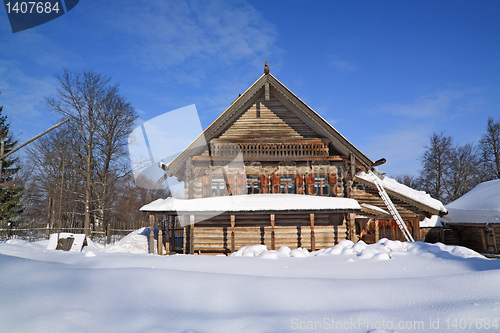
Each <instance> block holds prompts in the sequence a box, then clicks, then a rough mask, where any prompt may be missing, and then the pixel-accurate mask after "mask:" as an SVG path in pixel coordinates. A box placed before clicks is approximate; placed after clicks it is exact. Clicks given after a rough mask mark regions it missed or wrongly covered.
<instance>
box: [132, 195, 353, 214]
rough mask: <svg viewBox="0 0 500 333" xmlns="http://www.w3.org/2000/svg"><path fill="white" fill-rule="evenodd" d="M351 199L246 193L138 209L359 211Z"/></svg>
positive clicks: (161, 201) (162, 201)
mask: <svg viewBox="0 0 500 333" xmlns="http://www.w3.org/2000/svg"><path fill="white" fill-rule="evenodd" d="M360 209H361V206H360V205H359V204H358V202H357V201H356V200H354V199H349V198H337V197H320V196H313V195H302V194H250V195H231V196H221V197H209V198H198V199H176V198H172V197H169V198H166V199H158V200H156V201H153V202H151V203H149V204H147V205H145V206H142V207H141V209H140V210H141V211H146V212H180V213H182V212H189V213H203V212H242V211H248V212H258V211H301V210H307V211H312V210H326V211H332V210H339V211H346V210H360Z"/></svg>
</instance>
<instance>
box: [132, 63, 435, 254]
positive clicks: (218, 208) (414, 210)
mask: <svg viewBox="0 0 500 333" xmlns="http://www.w3.org/2000/svg"><path fill="white" fill-rule="evenodd" d="M373 164H374V162H373V161H372V160H371V159H370V158H368V157H367V156H366V155H364V154H363V153H362V152H361V151H360V150H359V149H357V148H356V147H355V146H354V145H353V144H352V143H351V142H349V141H348V140H347V139H346V138H345V137H344V136H342V135H341V134H340V133H339V132H338V131H337V130H336V129H335V128H333V127H332V126H331V125H330V124H329V123H328V122H326V121H325V120H324V119H323V118H322V117H321V116H319V115H318V114H317V113H316V112H315V111H314V110H312V109H311V108H310V107H309V106H308V105H307V104H306V103H304V102H303V101H302V100H301V99H300V98H298V97H297V96H296V95H295V94H293V93H292V92H291V91H290V90H289V89H288V88H287V87H285V86H284V85H283V84H282V83H281V82H280V81H278V80H277V79H276V78H275V77H274V76H273V75H272V74H270V73H269V67H268V66H267V62H266V66H265V70H264V74H263V75H262V76H261V77H260V78H259V79H258V80H257V81H256V82H255V83H254V84H252V85H251V86H250V88H248V89H247V90H246V91H245V92H244V93H243V94H241V95H240V96H239V97H238V98H237V99H236V100H235V101H234V102H233V103H232V104H231V105H230V106H229V107H228V108H227V109H226V111H224V112H223V113H222V114H221V115H220V116H219V117H218V118H217V119H216V120H215V121H214V122H213V123H212V124H211V125H210V126H209V127H208V128H207V129H206V130H205V131H204V132H203V133H202V134H201V135H200V136H199V137H198V138H197V139H196V140H195V141H194V142H193V143H192V144H191V145H190V146H189V147H187V148H186V149H185V150H184V151H183V152H182V153H180V154H179V155H178V156H177V157H176V158H175V159H174V160H173V161H171V162H170V163H169V164H168V165H165V164H160V166H161V167H162V168H163V169H164V170H165V171H166V173H167V174H168V175H169V176H175V177H177V179H178V180H179V181H182V182H184V184H185V185H184V189H185V191H184V192H185V193H184V199H175V198H166V199H159V200H157V201H155V202H152V203H150V204H148V205H146V206H144V207H142V208H141V210H142V211H144V212H147V213H149V214H150V219H151V224H155V225H160V227H161V228H162V229H166V230H167V231H168V232H169V233H170V237H169V239H170V240H171V241H172V239H174V238H175V237H173V230H174V227H173V226H174V225H175V224H176V225H177V226H180V227H181V228H182V231H183V236H184V237H183V244H182V252H184V253H226V254H227V253H231V252H233V251H235V250H237V249H238V248H240V247H242V246H247V245H253V244H265V245H267V247H268V248H269V249H278V248H279V247H280V246H283V245H286V246H289V247H291V248H297V247H304V248H308V249H310V250H315V249H319V248H325V247H330V246H333V245H335V244H336V243H338V242H339V241H341V240H344V239H350V240H353V241H357V240H360V239H364V240H366V241H367V242H375V241H377V240H378V239H379V238H382V237H387V238H391V239H402V235H401V233H400V231H399V229H398V227H397V226H396V224H395V223H394V221H393V219H392V217H391V216H390V214H389V213H388V212H387V211H386V210H385V206H384V204H383V202H382V201H381V200H380V198H379V197H378V194H377V192H376V190H375V186H374V185H373V184H372V183H371V182H370V181H368V180H366V179H364V178H363V177H362V176H360V177H357V176H356V175H358V174H360V175H362V172H366V171H368V170H370V168H372V166H373ZM408 193H409V192H408V191H406V192H405V191H399V192H398V191H389V195H390V196H391V198H392V199H393V201H394V202H395V204H396V207H397V209H398V210H399V211H400V213H401V215H402V216H403V218H404V220H405V222H406V223H407V225H408V227H409V229H410V231H411V232H412V234H413V237H414V238H415V239H420V235H419V228H418V222H419V219H421V218H422V217H423V216H430V215H432V214H442V213H443V212H442V211H440V209H439V207H438V208H436V206H433V205H429V204H428V202H426V201H425V200H424V201H421V200H419V199H418V196H417V197H412V196H411V195H408ZM301 203H303V204H301ZM441 206H442V205H441ZM443 209H444V207H443ZM174 248H176V250H178V251H179V250H180V249H179V246H177V247H176V246H174V245H173V241H172V244H170V249H171V250H172V249H174Z"/></svg>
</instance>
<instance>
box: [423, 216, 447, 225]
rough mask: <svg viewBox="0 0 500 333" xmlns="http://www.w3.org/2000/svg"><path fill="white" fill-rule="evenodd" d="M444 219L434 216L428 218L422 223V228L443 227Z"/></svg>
mask: <svg viewBox="0 0 500 333" xmlns="http://www.w3.org/2000/svg"><path fill="white" fill-rule="evenodd" d="M442 219H443V218H442V217H440V216H439V215H432V216H431V217H430V218H427V217H426V218H424V219H423V220H422V221H420V228H434V227H442V226H443V223H442Z"/></svg>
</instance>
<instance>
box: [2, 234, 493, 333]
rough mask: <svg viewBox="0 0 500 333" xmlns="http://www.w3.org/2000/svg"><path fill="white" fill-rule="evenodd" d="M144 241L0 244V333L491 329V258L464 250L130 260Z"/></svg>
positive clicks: (340, 249) (408, 248)
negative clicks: (75, 245)
mask: <svg viewBox="0 0 500 333" xmlns="http://www.w3.org/2000/svg"><path fill="white" fill-rule="evenodd" d="M148 233H149V230H148V229H147V228H143V229H140V230H138V231H135V232H133V233H132V234H130V235H129V236H128V237H125V238H124V239H123V240H122V241H121V242H119V243H117V244H116V245H113V246H108V247H106V248H104V247H103V246H98V244H93V243H89V245H88V246H87V247H85V248H84V250H83V252H67V251H53V250H47V249H46V246H47V243H48V241H43V242H35V243H28V242H25V241H21V240H9V241H7V242H5V243H2V244H0V267H2V274H0V295H1V297H0V332H55V333H58V332H89V331H95V330H96V328H98V330H100V331H105V332H205V333H219V332H245V333H247V332H250V333H260V332H276V333H288V332H295V331H296V332H331V331H336V332H352V333H379V332H384V333H387V332H390V333H395V332H400V333H403V332H456V331H457V328H456V326H455V327H454V326H453V321H454V320H455V319H456V318H457V320H458V321H459V323H458V325H462V324H466V325H467V329H465V330H462V331H467V332H478V333H479V332H485V327H486V326H485V325H489V326H488V327H490V329H489V331H491V332H496V331H498V329H499V328H500V322H499V321H500V319H499V316H498V314H499V313H500V288H496V287H495V286H497V285H498V281H500V260H489V259H486V258H484V257H481V256H480V255H478V254H477V253H475V252H473V251H470V250H468V249H465V248H462V247H457V246H446V245H443V244H426V243H422V242H416V243H409V242H400V241H389V240H387V239H383V240H381V241H379V242H378V243H376V244H371V245H367V244H365V243H363V242H358V243H356V244H354V243H352V242H350V241H343V242H340V243H339V244H337V245H336V246H333V247H331V248H329V249H323V250H318V251H314V252H309V251H307V250H306V249H290V248H288V247H282V248H280V249H279V250H277V251H269V250H268V249H267V248H266V247H265V246H263V245H254V246H248V247H246V248H241V249H240V250H239V251H238V252H237V253H238V254H235V255H234V256H231V257H225V256H199V255H173V256H158V255H148V254H132V253H133V252H135V251H137V252H143V253H146V249H147V234H148ZM111 248H114V250H113V251H110V250H109V249H111ZM139 249H140V251H139ZM110 252H113V253H110ZM124 252H125V253H124ZM262 258H274V259H273V260H264V259H262ZM461 318H464V319H466V320H468V322H467V323H462V322H460V320H461ZM471 320H472V321H471ZM339 325H340V326H339ZM462 326H463V325H462ZM487 331H488V330H487Z"/></svg>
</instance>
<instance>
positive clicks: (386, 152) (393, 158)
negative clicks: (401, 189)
mask: <svg viewBox="0 0 500 333" xmlns="http://www.w3.org/2000/svg"><path fill="white" fill-rule="evenodd" d="M430 132H432V129H431V128H428V127H427V126H425V125H411V124H407V126H405V127H404V129H400V130H393V131H390V132H385V133H384V134H382V135H373V136H371V137H370V141H369V142H368V143H365V144H361V145H360V146H359V148H360V149H361V151H363V152H364V153H365V154H367V155H368V156H369V157H371V158H372V159H373V160H377V159H379V158H382V157H383V158H385V159H386V160H387V163H386V164H384V165H383V166H381V167H380V169H381V170H382V171H385V172H387V173H388V174H391V175H393V176H394V175H395V174H398V173H403V172H408V171H414V170H416V169H418V167H419V165H420V162H419V160H418V158H419V157H420V155H421V154H422V152H423V150H424V146H425V145H426V144H427V141H428V137H429V135H430Z"/></svg>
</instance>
